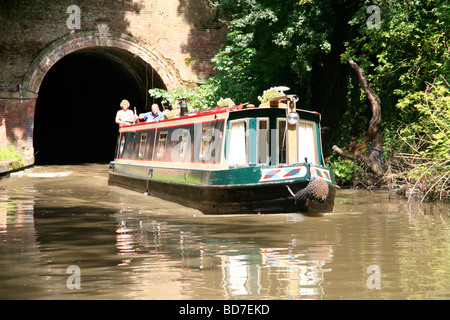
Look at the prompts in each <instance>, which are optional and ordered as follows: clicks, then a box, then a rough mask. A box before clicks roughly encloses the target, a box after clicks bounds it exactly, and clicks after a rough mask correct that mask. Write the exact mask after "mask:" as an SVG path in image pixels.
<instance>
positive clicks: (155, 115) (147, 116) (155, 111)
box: [139, 103, 164, 122]
mask: <svg viewBox="0 0 450 320" xmlns="http://www.w3.org/2000/svg"><path fill="white" fill-rule="evenodd" d="M139 119H140V120H144V121H146V122H153V121H158V120H161V119H164V114H163V113H162V112H161V110H159V106H158V104H156V103H154V104H152V111H150V112H146V113H141V114H140V115H139Z"/></svg>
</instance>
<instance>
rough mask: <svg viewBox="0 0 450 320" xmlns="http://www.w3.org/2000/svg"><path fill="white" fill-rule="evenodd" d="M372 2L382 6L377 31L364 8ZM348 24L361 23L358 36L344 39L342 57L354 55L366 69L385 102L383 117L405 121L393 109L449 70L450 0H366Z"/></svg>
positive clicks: (392, 120) (409, 120)
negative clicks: (370, 23)
mask: <svg viewBox="0 0 450 320" xmlns="http://www.w3.org/2000/svg"><path fill="white" fill-rule="evenodd" d="M373 4H376V5H378V6H379V7H380V17H381V27H380V28H379V29H369V28H368V27H367V26H366V23H365V21H366V20H367V18H368V15H367V13H366V8H367V7H368V6H369V5H373ZM350 24H351V25H353V26H359V28H358V35H357V36H355V37H354V38H353V39H352V41H350V42H347V43H345V48H346V51H345V53H344V54H343V55H342V61H343V62H345V63H346V62H347V61H348V59H349V58H353V59H354V60H355V61H357V62H358V64H359V65H360V66H361V67H362V68H363V69H364V70H365V71H366V76H367V78H368V81H369V82H370V83H371V84H372V86H373V87H374V89H375V92H377V94H378V95H379V97H380V99H381V101H382V108H383V110H382V113H383V119H384V120H385V121H391V122H394V123H395V122H397V121H398V120H406V119H405V118H404V116H405V114H401V113H398V110H397V108H396V107H395V106H396V104H397V102H398V100H400V99H402V98H404V97H405V96H407V95H408V94H409V93H410V92H413V91H421V90H424V89H425V86H426V84H425V83H426V81H431V80H432V79H435V78H436V77H438V76H439V75H446V74H448V72H449V67H450V63H449V47H448V41H449V39H448V37H449V35H450V30H449V25H450V4H449V2H448V1H447V0H421V1H398V0H383V1H372V0H367V1H365V3H364V4H362V5H361V8H360V10H359V11H358V12H357V14H356V15H355V16H354V17H353V19H352V20H351V21H350ZM415 120H416V119H414V118H409V119H407V121H408V122H414V121H415ZM389 127H391V126H389V125H388V126H385V128H389Z"/></svg>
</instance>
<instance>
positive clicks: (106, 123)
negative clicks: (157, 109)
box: [33, 47, 166, 165]
mask: <svg viewBox="0 0 450 320" xmlns="http://www.w3.org/2000/svg"><path fill="white" fill-rule="evenodd" d="M151 88H162V89H166V86H165V84H164V82H163V81H162V79H161V77H160V76H159V75H158V73H157V72H156V71H154V69H153V68H152V67H151V66H150V65H149V64H147V63H146V62H145V61H144V60H142V59H141V58H140V57H137V56H135V55H133V54H132V53H130V52H127V51H125V50H123V49H118V48H104V47H93V48H87V49H81V50H78V51H75V52H73V53H71V54H69V55H67V56H65V57H63V58H61V59H60V60H59V61H58V62H57V63H55V65H54V66H53V67H52V68H51V69H50V70H49V71H48V73H47V74H46V75H45V77H44V79H43V81H42V84H41V86H40V88H39V93H38V99H37V101H36V112H35V117H34V134H33V144H34V152H35V164H37V165H43V164H79V163H108V162H109V161H111V160H113V158H114V152H115V148H116V142H117V135H118V129H119V126H118V124H116V123H115V115H116V112H117V111H118V110H120V102H121V101H122V100H123V99H126V100H128V101H129V102H130V109H131V110H133V111H134V108H136V112H137V113H138V114H139V113H142V112H146V111H149V110H150V108H151V107H150V106H151V104H152V103H153V102H156V101H153V100H152V97H150V96H149V94H148V89H151Z"/></svg>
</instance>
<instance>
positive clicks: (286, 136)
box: [108, 94, 338, 214]
mask: <svg viewBox="0 0 450 320" xmlns="http://www.w3.org/2000/svg"><path fill="white" fill-rule="evenodd" d="M297 101H298V97H297V96H296V95H284V94H283V95H282V96H280V97H277V98H273V99H270V100H269V101H267V102H265V103H262V104H260V105H259V106H257V107H255V106H253V105H242V104H241V105H238V106H231V107H216V108H214V109H210V110H204V111H195V112H191V113H187V114H183V113H184V112H183V111H184V109H185V107H183V106H182V108H181V109H182V110H181V111H182V112H181V114H182V116H180V117H177V118H173V119H163V120H159V121H157V122H144V123H137V124H134V125H129V126H121V127H120V128H119V135H118V141H117V148H116V153H115V157H114V161H111V162H110V166H109V178H108V181H109V184H110V185H118V186H122V187H125V188H129V189H134V190H137V191H141V192H146V193H147V194H151V195H152V196H156V197H160V198H162V199H165V200H170V201H174V202H177V203H180V204H182V205H185V206H188V207H192V208H196V209H198V210H200V211H202V212H203V213H205V214H266V213H296V212H305V213H324V212H331V211H332V210H333V205H334V197H335V193H336V190H337V188H338V186H337V185H336V182H335V177H334V174H333V172H332V170H331V169H330V168H328V167H326V166H325V163H324V160H323V155H322V143H321V129H320V114H319V113H317V112H313V111H307V110H300V109H297V107H296V103H297Z"/></svg>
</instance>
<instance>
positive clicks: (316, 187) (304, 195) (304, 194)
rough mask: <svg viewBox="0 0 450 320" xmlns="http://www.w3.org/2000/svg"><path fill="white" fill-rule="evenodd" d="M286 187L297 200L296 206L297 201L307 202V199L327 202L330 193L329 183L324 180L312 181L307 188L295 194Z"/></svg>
mask: <svg viewBox="0 0 450 320" xmlns="http://www.w3.org/2000/svg"><path fill="white" fill-rule="evenodd" d="M286 187H287V189H288V190H289V192H290V193H291V194H292V196H293V197H294V198H295V204H297V201H299V200H306V199H310V200H315V201H318V202H321V203H323V202H325V201H326V200H327V196H328V191H329V189H328V183H326V181H325V180H323V179H314V180H311V181H310V182H309V183H308V185H307V186H306V187H305V188H303V189H301V190H300V191H298V192H297V193H295V194H294V193H293V192H292V190H291V188H289V186H287V185H286Z"/></svg>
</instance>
